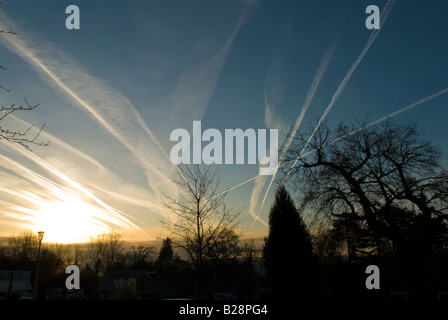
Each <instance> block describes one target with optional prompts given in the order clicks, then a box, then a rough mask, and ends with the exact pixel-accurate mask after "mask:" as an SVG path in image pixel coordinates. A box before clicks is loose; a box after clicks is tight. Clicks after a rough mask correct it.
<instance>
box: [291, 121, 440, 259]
mask: <svg viewBox="0 0 448 320" xmlns="http://www.w3.org/2000/svg"><path fill="white" fill-rule="evenodd" d="M313 133H314V134H312V135H311V139H310V138H309V135H299V136H298V137H297V140H296V145H295V148H293V153H290V154H289V159H288V160H289V161H290V163H296V164H298V165H295V166H289V167H287V166H285V167H284V168H285V169H284V170H285V173H286V176H287V177H288V179H289V181H290V182H291V183H292V184H293V185H295V186H296V187H300V189H301V190H302V191H303V193H302V194H303V198H302V202H303V204H304V205H306V206H308V207H310V206H311V207H312V208H313V209H314V210H315V211H316V212H320V213H327V214H328V217H329V218H330V219H339V221H341V219H342V221H344V222H346V223H348V221H349V220H350V223H351V226H352V227H356V228H358V229H359V230H361V229H364V230H367V231H369V232H371V233H370V235H369V237H370V240H372V241H373V242H375V243H376V248H377V249H378V248H380V247H382V246H383V247H384V246H385V245H387V243H389V242H390V241H391V242H392V245H393V247H394V248H395V249H394V251H395V252H396V253H397V254H398V255H406V256H409V254H412V255H413V256H425V255H427V254H428V253H430V252H432V251H433V250H434V247H435V246H438V247H439V248H440V243H439V244H438V240H440V238H443V237H444V235H445V234H446V219H447V218H448V197H447V195H448V172H447V170H446V168H444V167H443V166H442V164H441V151H440V150H439V149H438V148H436V147H434V146H433V145H432V144H431V143H430V142H429V141H427V140H425V139H423V137H422V134H421V132H419V131H418V130H417V128H416V125H415V124H412V123H410V124H407V125H397V124H395V123H393V122H392V121H387V122H385V123H384V124H382V125H380V126H369V125H368V124H367V123H366V121H363V122H359V123H358V124H357V126H355V125H352V126H347V125H344V124H341V125H339V126H338V127H337V128H336V130H334V131H332V130H330V129H329V128H328V126H326V125H325V124H323V125H321V126H319V127H318V128H317V130H313ZM305 151H308V152H305ZM305 153H307V154H309V156H307V157H305V156H303V154H305ZM348 218H350V219H348ZM416 226H418V227H416ZM348 230H349V229H346V231H348ZM351 230H354V229H351ZM410 243H412V244H413V245H412V246H411V245H410ZM444 245H446V243H445V244H444ZM410 250H412V252H410Z"/></svg>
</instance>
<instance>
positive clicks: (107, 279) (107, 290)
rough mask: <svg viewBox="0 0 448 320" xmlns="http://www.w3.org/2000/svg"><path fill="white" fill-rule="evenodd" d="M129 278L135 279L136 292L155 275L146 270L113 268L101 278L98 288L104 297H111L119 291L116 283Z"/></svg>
mask: <svg viewBox="0 0 448 320" xmlns="http://www.w3.org/2000/svg"><path fill="white" fill-rule="evenodd" d="M129 279H134V280H135V283H136V292H139V291H141V290H143V289H144V288H145V287H146V286H147V285H148V284H149V283H151V282H152V281H153V275H152V274H151V273H150V272H147V271H144V270H111V271H109V272H107V273H106V274H105V275H104V276H103V277H102V278H101V280H100V283H99V288H98V289H99V290H100V292H101V296H102V298H103V299H109V298H111V297H112V296H113V295H114V294H115V293H117V287H116V283H117V282H118V281H120V280H124V281H128V280H129Z"/></svg>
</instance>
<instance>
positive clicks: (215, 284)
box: [138, 266, 261, 299]
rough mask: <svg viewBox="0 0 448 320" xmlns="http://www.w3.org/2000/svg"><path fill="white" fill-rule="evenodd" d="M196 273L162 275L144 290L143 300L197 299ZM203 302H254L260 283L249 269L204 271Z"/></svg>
mask: <svg viewBox="0 0 448 320" xmlns="http://www.w3.org/2000/svg"><path fill="white" fill-rule="evenodd" d="M196 284H197V281H196V274H195V273H194V272H167V273H160V274H159V275H157V277H156V278H155V279H154V281H153V282H151V283H149V284H148V285H147V286H146V287H145V288H144V289H143V290H142V291H140V292H139V293H138V295H139V296H140V298H141V299H182V298H183V299H191V298H194V299H195V298H196ZM199 287H200V295H201V296H200V297H199V298H200V299H213V297H216V296H217V295H220V296H234V297H236V298H238V299H255V298H257V293H258V292H259V290H260V289H261V284H260V281H259V280H258V278H257V277H256V275H255V273H254V272H253V271H252V270H251V269H250V268H249V267H241V266H233V267H227V268H222V269H218V268H205V269H204V270H203V271H202V273H201V277H200V281H199Z"/></svg>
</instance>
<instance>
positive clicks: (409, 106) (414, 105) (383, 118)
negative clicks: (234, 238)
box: [216, 88, 448, 196]
mask: <svg viewBox="0 0 448 320" xmlns="http://www.w3.org/2000/svg"><path fill="white" fill-rule="evenodd" d="M447 92H448V88H445V89H443V90H440V91H438V92H436V93H434V94H432V95H430V96H427V97H425V98H423V99H420V100H418V101H417V102H414V103H412V104H410V105H408V106H406V107H403V108H401V109H399V110H397V111H394V112H392V113H389V114H388V115H386V116H384V117H381V118H379V119H377V120H375V121H372V122H370V123H368V124H366V125H365V126H363V127H360V128H358V129H356V130H353V131H351V132H349V133H348V134H347V135H345V136H343V137H340V138H337V139H334V140H332V141H330V142H329V143H328V144H326V145H325V147H327V146H329V145H332V144H333V143H336V142H338V141H340V140H342V139H343V138H346V137H349V136H351V135H354V134H355V133H357V132H359V131H362V130H364V129H367V128H370V127H372V126H374V125H376V124H378V123H381V122H383V121H386V120H388V119H390V118H392V117H395V116H397V115H399V114H401V113H403V112H405V111H409V110H411V109H413V108H415V107H417V106H419V105H421V104H423V103H425V102H428V101H430V100H432V99H435V98H437V97H438V96H440V95H442V94H444V93H447ZM312 153H314V151H313V150H312V151H309V152H306V153H303V154H302V157H305V156H307V155H310V154H312ZM287 164H288V162H283V163H282V164H281V165H279V168H281V167H283V166H285V165H287ZM257 177H258V175H257V176H254V177H252V178H250V179H247V180H245V181H243V182H241V183H239V184H237V185H235V186H233V187H231V188H228V189H226V190H225V191H223V192H221V193H220V194H218V195H216V196H219V195H223V194H226V193H227V192H230V191H232V190H234V189H237V188H239V187H241V186H243V185H245V184H246V183H249V182H251V181H253V180H255V179H256V178H257Z"/></svg>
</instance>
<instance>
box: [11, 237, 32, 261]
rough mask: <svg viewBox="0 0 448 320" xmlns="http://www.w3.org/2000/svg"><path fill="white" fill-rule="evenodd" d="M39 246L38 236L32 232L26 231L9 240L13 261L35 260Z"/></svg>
mask: <svg viewBox="0 0 448 320" xmlns="http://www.w3.org/2000/svg"><path fill="white" fill-rule="evenodd" d="M38 246H39V240H38V239H37V234H36V233H35V232H33V231H31V230H28V231H24V232H21V233H20V234H18V235H17V236H12V237H10V238H9V239H8V255H9V256H10V257H11V258H12V259H13V260H19V261H29V260H33V259H35V258H36V256H37V247H38Z"/></svg>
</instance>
